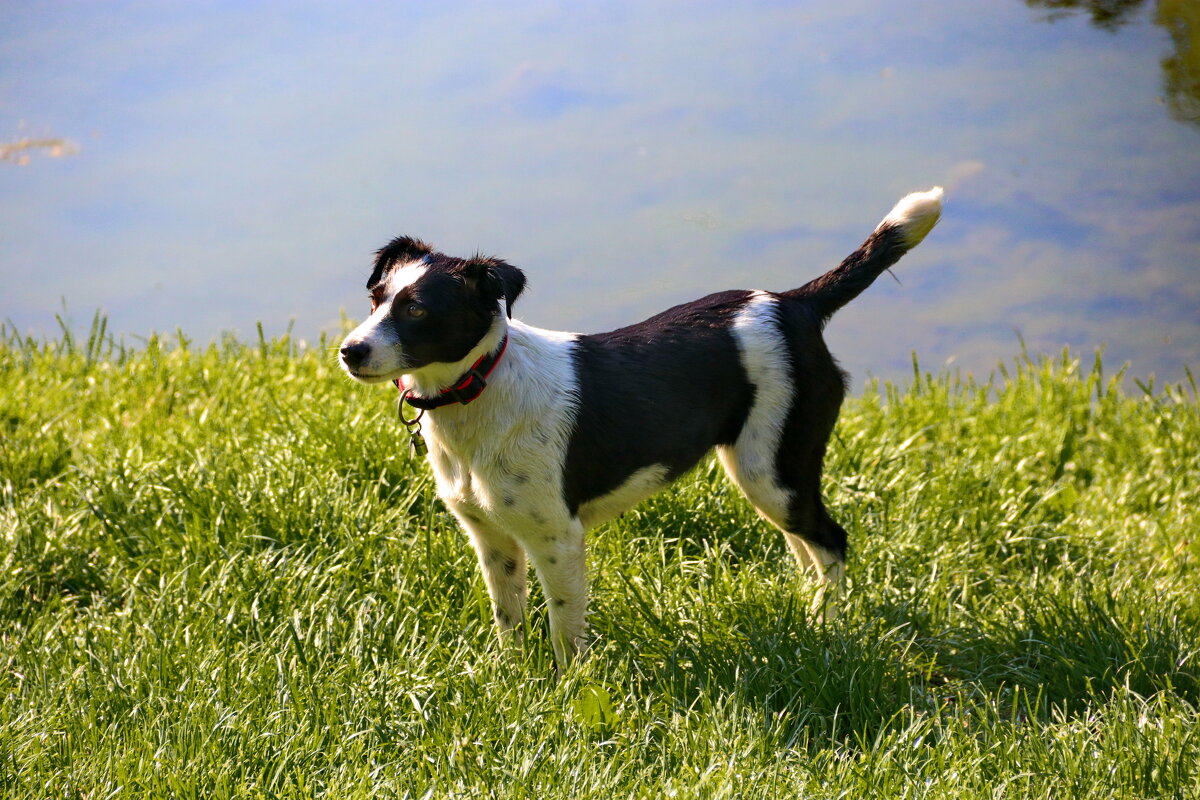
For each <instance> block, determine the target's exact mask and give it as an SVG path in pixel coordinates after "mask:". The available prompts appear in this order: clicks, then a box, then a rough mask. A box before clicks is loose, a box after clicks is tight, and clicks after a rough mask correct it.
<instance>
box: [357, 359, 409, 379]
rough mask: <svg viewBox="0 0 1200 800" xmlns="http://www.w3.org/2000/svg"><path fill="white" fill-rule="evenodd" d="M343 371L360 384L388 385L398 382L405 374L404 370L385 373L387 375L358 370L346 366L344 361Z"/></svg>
mask: <svg viewBox="0 0 1200 800" xmlns="http://www.w3.org/2000/svg"><path fill="white" fill-rule="evenodd" d="M342 369H344V370H345V371H346V374H347V375H349V376H350V377H351V378H353V379H354V380H356V381H358V382H359V383H368V384H370V383H388V382H390V381H394V380H396V379H397V378H399V377H400V376H401V375H403V374H404V370H403V369H396V370H392V371H391V372H385V373H372V372H367V371H365V370H362V369H357V368H355V367H351V366H350V365H348V364H346V362H344V361H343V362H342Z"/></svg>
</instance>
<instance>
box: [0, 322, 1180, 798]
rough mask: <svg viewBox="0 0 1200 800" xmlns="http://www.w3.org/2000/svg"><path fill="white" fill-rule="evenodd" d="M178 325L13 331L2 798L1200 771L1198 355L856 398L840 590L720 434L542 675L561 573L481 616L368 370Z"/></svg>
mask: <svg viewBox="0 0 1200 800" xmlns="http://www.w3.org/2000/svg"><path fill="white" fill-rule="evenodd" d="M179 338H180V337H175V338H174V339H172V340H171V341H166V340H163V339H157V338H155V339H151V340H150V341H148V342H145V343H142V344H140V345H139V346H138V347H137V348H122V347H120V346H119V345H115V344H114V343H113V342H112V341H111V339H110V338H109V337H107V336H106V335H105V333H104V331H103V326H102V321H100V320H97V322H96V324H95V325H94V326H93V329H92V331H91V333H90V335H89V336H87V337H74V336H71V335H69V334H68V333H65V332H64V334H63V335H62V336H60V337H59V338H58V339H55V340H51V341H31V340H25V339H22V338H21V337H19V336H17V335H16V334H14V333H13V332H12V331H11V330H5V331H4V332H3V335H2V336H0V339H2V341H0V381H2V383H0V570H2V571H0V794H2V795H3V796H5V797H31V798H32V797H36V798H43V797H55V798H58V797H80V798H82V797H87V798H100V797H148V796H151V797H152V796H163V797H166V796H170V797H197V798H201V797H202V798H220V797H305V796H312V795H325V796H330V797H364V798H365V797H393V796H395V797H426V796H428V797H445V796H490V795H494V796H497V797H563V798H579V797H603V798H613V797H627V796H638V797H663V796H668V795H671V794H673V795H674V796H677V797H738V798H742V797H793V796H794V797H830V798H832V797H902V796H905V797H970V798H977V797H1002V796H1003V797H1022V798H1023V797H1054V798H1062V797H1081V798H1082V797H1139V798H1140V797H1180V798H1183V797H1197V796H1200V791H1198V790H1197V788H1196V787H1197V782H1196V781H1197V771H1198V769H1200V733H1197V723H1198V722H1200V720H1198V718H1197V707H1198V705H1200V599H1198V595H1200V592H1198V588H1200V536H1197V534H1198V533H1200V531H1198V527H1200V526H1198V525H1197V523H1196V509H1197V507H1198V506H1200V458H1198V457H1197V450H1198V449H1200V409H1198V407H1197V398H1196V389H1195V386H1192V385H1188V386H1183V387H1161V388H1153V387H1151V386H1149V385H1146V386H1145V389H1141V388H1139V389H1137V390H1136V391H1135V392H1133V393H1132V394H1127V393H1125V392H1123V391H1121V389H1120V387H1121V386H1122V384H1123V381H1122V379H1121V378H1120V377H1119V376H1115V375H1108V374H1106V373H1105V371H1104V370H1103V369H1102V368H1101V365H1100V363H1099V361H1098V360H1097V361H1096V362H1095V363H1094V364H1091V363H1088V362H1084V363H1083V364H1080V363H1079V362H1078V361H1075V360H1072V359H1071V358H1069V357H1062V358H1056V359H1042V360H1034V359H1029V358H1020V359H1017V360H1016V361H1015V362H1014V363H1012V364H1011V365H1009V366H1008V367H1007V369H1006V370H1004V371H1000V370H998V371H997V372H996V374H995V375H994V376H992V378H991V380H990V381H988V382H986V383H977V382H973V381H970V380H966V379H964V380H958V379H956V378H953V377H950V376H929V375H926V374H923V373H922V372H921V371H920V370H917V371H916V372H915V374H914V379H913V381H912V383H911V384H910V385H909V386H906V387H895V386H880V387H877V388H874V389H871V390H868V391H867V392H866V393H865V394H863V395H862V396H859V397H856V398H854V399H853V400H852V401H851V402H849V403H848V404H847V407H846V408H845V409H844V411H843V414H842V419H841V422H840V424H839V426H838V429H837V435H836V436H835V438H834V439H833V441H832V442H831V445H830V451H829V455H828V470H827V482H826V493H827V495H828V498H829V501H830V505H831V507H832V509H833V511H834V513H835V515H836V516H837V518H838V519H839V520H841V521H842V522H843V524H844V525H845V526H846V528H847V529H848V530H849V531H850V533H851V539H852V546H853V553H852V559H851V562H850V569H849V586H848V591H847V593H846V599H845V603H844V609H843V612H842V614H841V615H840V617H839V618H838V619H837V620H836V621H835V622H833V623H830V624H827V625H825V626H817V625H814V624H813V623H812V621H811V619H810V618H809V613H808V608H809V601H810V599H811V597H810V593H809V592H810V590H809V588H808V587H807V586H806V584H805V583H804V582H803V581H801V580H800V579H799V577H798V576H797V574H796V570H795V567H794V566H793V564H792V562H791V559H790V557H789V556H787V554H786V551H785V548H784V546H783V543H782V541H781V540H780V537H779V536H778V535H777V534H776V533H775V532H774V531H773V530H771V529H769V528H768V527H767V526H765V525H764V524H762V523H761V522H759V521H758V520H757V518H756V517H755V516H754V513H753V511H752V510H751V509H750V508H749V506H747V505H746V503H745V502H744V501H743V500H742V499H741V497H740V496H739V495H738V494H737V492H736V491H735V490H733V489H732V488H731V487H730V486H729V485H728V483H727V482H726V481H725V479H724V478H723V476H722V475H721V473H720V470H719V468H718V467H716V466H715V465H714V464H711V463H709V464H704V465H702V466H701V467H700V468H699V469H698V470H697V471H696V472H695V473H694V474H693V475H691V476H690V477H688V478H687V479H686V480H684V481H683V482H681V483H680V484H678V485H677V486H676V487H675V488H674V489H673V490H671V491H669V492H667V493H665V494H663V495H660V496H659V497H657V498H654V499H652V500H650V501H648V502H647V503H645V504H644V505H643V506H641V507H639V508H638V509H636V510H634V511H632V512H630V513H628V514H626V515H625V516H624V517H622V518H621V519H619V520H617V521H615V522H614V523H612V524H610V525H608V526H606V527H604V528H602V529H600V530H598V531H596V532H595V533H594V535H593V536H592V542H591V551H590V565H591V574H592V590H593V598H594V599H593V612H592V616H591V622H592V626H593V632H594V635H595V646H594V648H593V650H592V653H591V656H590V658H589V659H588V660H587V661H586V662H585V663H584V664H582V665H581V666H580V667H578V668H577V669H574V670H572V671H570V672H569V673H568V674H567V675H566V676H564V677H563V678H562V679H561V680H555V678H554V674H553V666H552V661H551V654H550V647H549V644H548V642H547V641H546V638H545V616H544V613H543V611H542V610H541V609H540V608H537V607H535V609H534V611H533V613H532V616H531V619H530V623H529V624H530V628H531V635H530V637H529V638H530V644H529V646H528V648H527V652H526V653H525V654H524V656H522V657H517V658H504V657H502V656H500V655H499V654H497V652H496V651H495V647H494V644H493V642H492V635H491V631H490V627H489V626H490V619H491V614H490V612H489V610H488V604H487V598H486V593H485V590H484V587H483V581H482V579H481V578H480V576H479V574H478V570H477V568H476V566H475V558H474V555H473V553H471V551H470V549H469V547H468V545H467V542H466V540H465V538H464V537H463V536H462V535H461V534H460V533H459V532H458V530H457V528H456V527H455V525H454V523H453V520H452V519H451V518H450V517H449V516H448V515H447V513H446V512H445V510H444V509H443V508H442V507H441V506H440V505H439V504H438V503H437V502H436V501H435V500H434V499H433V497H432V487H431V483H430V478H429V474H428V472H427V470H426V469H425V467H424V466H423V465H421V464H419V463H417V462H414V461H412V460H411V459H410V457H409V455H408V452H407V446H406V441H407V440H406V437H405V436H404V435H403V433H402V431H401V430H400V429H399V427H398V424H397V423H396V421H395V419H394V417H393V414H394V405H393V403H394V398H393V397H392V396H391V395H390V394H389V393H388V392H387V391H386V390H385V389H380V388H378V387H375V388H364V387H358V386H355V385H353V384H351V383H350V382H349V381H347V380H345V379H344V377H343V376H342V375H341V374H340V373H339V371H338V370H337V368H336V365H335V364H334V362H333V357H332V352H331V350H330V349H329V347H328V344H329V343H326V342H321V343H319V344H317V345H316V346H313V347H311V348H303V347H300V346H299V345H298V343H296V342H295V341H292V340H290V339H287V338H283V339H276V340H263V339H260V340H259V341H257V342H253V343H250V344H245V343H241V342H238V341H234V340H226V341H224V342H221V343H219V344H216V345H212V346H208V347H203V348H200V347H196V346H194V345H187V346H181V344H180V341H179ZM535 602H540V595H538V594H537V593H536V590H535Z"/></svg>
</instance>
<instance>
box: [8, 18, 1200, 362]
mask: <svg viewBox="0 0 1200 800" xmlns="http://www.w3.org/2000/svg"><path fill="white" fill-rule="evenodd" d="M1198 5H1200V4H1195V3H1194V2H1192V0H1159V2H1158V3H1157V4H1146V3H1138V2H1132V3H1131V2H1126V3H1124V4H1123V5H1122V4H1120V3H1117V4H1114V3H1104V4H1097V5H1096V8H1098V9H1100V8H1118V9H1123V10H1124V11H1125V13H1126V16H1125V17H1124V18H1122V19H1121V20H1118V21H1117V23H1116V24H1114V23H1113V21H1112V20H1111V19H1104V18H1100V19H1099V23H1100V24H1097V22H1095V21H1093V19H1092V14H1091V13H1089V10H1088V8H1083V9H1076V8H1072V6H1071V5H1070V4H1069V3H1064V2H1059V1H1058V0H1055V2H1052V3H1051V2H1042V3H1030V4H1029V5H1027V4H1026V3H1023V2H1019V1H1018V0H1004V1H1002V0H991V2H986V3H963V2H956V1H955V0H936V1H934V0H930V1H928V2H909V3H894V2H882V1H880V2H869V1H867V0H863V1H861V2H854V1H842V2H836V3H835V2H803V3H794V4H790V3H780V2H765V3H741V4H737V5H734V4H718V3H713V4H698V3H687V4H682V3H681V4H671V3H628V4H610V3H605V4H576V3H551V2H546V3H522V4H507V5H505V6H503V7H499V6H496V5H491V6H489V5H484V4H478V5H476V4H463V3H439V4H436V5H434V4H422V3H412V4H402V5H394V4H387V5H385V4H337V5H334V4H316V3H314V4H310V5H302V4H288V5H272V4H249V3H232V2H231V3H214V4H178V5H167V4H159V3H147V4H140V5H139V4H126V5H119V6H118V5H111V4H103V5H101V4H56V3H46V4H37V5H33V6H23V7H19V8H15V9H6V12H5V15H6V19H5V23H4V25H3V27H2V28H0V140H3V141H7V142H15V141H18V140H21V139H23V138H28V139H64V140H66V141H65V143H64V146H62V147H61V152H60V153H59V157H57V158H55V157H50V155H49V149H48V148H45V147H42V148H38V147H30V148H27V149H25V150H22V151H19V152H16V153H10V159H14V160H10V162H9V163H0V220H3V222H2V223H0V319H4V320H7V321H8V322H10V323H11V324H12V325H15V326H16V327H17V328H19V329H20V330H22V331H29V332H34V333H43V334H53V333H54V332H55V331H56V330H57V323H55V321H54V315H55V313H56V312H60V311H61V310H62V303H63V300H64V298H65V301H66V303H67V306H68V308H69V309H70V314H71V316H72V317H74V318H75V319H76V321H77V322H78V323H80V324H82V323H84V322H86V321H87V320H88V319H90V316H91V313H92V310H93V309H95V308H101V309H103V310H104V311H105V312H106V313H107V314H108V316H109V324H110V329H113V330H116V331H118V332H123V333H126V334H128V335H130V336H133V335H145V334H147V333H149V332H150V331H152V330H158V331H166V332H173V331H174V330H175V329H176V328H182V329H183V331H184V332H185V333H186V334H187V335H188V336H190V337H192V338H194V339H199V340H201V341H204V340H206V339H209V338H212V337H216V336H219V335H220V333H221V332H222V331H227V330H231V331H235V332H237V333H238V334H240V335H243V336H252V335H254V330H255V323H256V322H258V321H262V323H263V325H264V327H265V329H266V330H267V332H268V333H279V332H282V331H284V330H285V329H286V328H287V326H288V324H289V321H294V331H295V333H296V335H298V336H300V337H303V338H308V339H310V340H311V339H313V338H314V337H315V335H316V333H317V332H318V331H319V330H322V329H324V330H331V329H337V328H338V327H339V318H340V313H341V310H342V309H344V310H345V312H346V313H347V314H348V315H349V316H350V317H351V318H357V317H361V316H362V315H363V313H364V312H365V311H366V308H367V306H366V298H365V292H364V290H363V282H364V281H365V279H366V276H367V274H368V272H369V270H368V265H369V259H370V256H371V253H372V251H373V250H374V249H375V248H377V247H379V246H381V245H382V244H383V243H385V242H386V241H387V240H388V239H390V238H391V237H392V236H395V235H398V234H401V233H408V234H413V235H417V236H421V237H423V238H425V239H427V240H430V241H432V242H434V243H435V244H437V245H438V246H439V247H440V248H441V249H443V250H444V251H446V252H449V253H454V254H463V255H465V254H469V253H472V252H474V251H476V250H482V251H485V252H488V253H493V254H496V255H500V256H503V257H505V258H507V259H508V260H510V261H511V262H512V263H515V264H517V265H518V266H521V267H522V268H524V269H525V270H526V272H527V273H528V275H529V278H530V290H529V292H528V293H527V294H526V295H525V296H524V297H523V298H522V299H521V301H520V302H519V303H518V305H517V307H516V313H517V315H518V316H521V317H522V318H524V319H525V320H526V321H528V322H532V323H534V324H538V325H543V326H546V327H554V328H567V329H572V330H582V331H593V330H601V329H605V328H609V327H613V326H617V325H620V324H625V323H628V322H633V321H635V320H638V319H641V318H643V317H645V316H647V315H649V314H651V313H653V312H655V311H657V310H660V309H662V308H664V307H666V306H668V305H670V304H673V303H676V302H681V301H685V300H688V299H692V298H694V297H696V296H699V295H701V294H703V293H706V292H709V291H715V290H719V289H725V288H735V287H754V288H768V289H785V288H790V287H793V286H797V285H799V284H801V283H803V282H805V281H806V280H808V279H809V278H811V277H813V276H815V275H816V274H819V273H820V272H823V271H824V270H826V269H828V268H829V267H831V266H832V265H834V264H835V263H836V262H837V261H838V260H840V258H841V257H842V256H844V255H845V254H846V253H848V252H849V251H850V250H852V249H853V248H854V247H856V246H857V245H858V244H859V242H860V241H861V240H862V239H863V238H864V237H865V235H866V234H867V233H869V232H870V230H871V229H872V227H873V226H874V225H875V224H876V222H877V221H878V220H879V219H880V218H881V217H882V216H883V215H884V214H885V213H886V212H887V211H888V209H889V208H890V207H891V205H892V204H893V203H894V202H895V201H896V200H897V199H898V198H899V197H900V196H902V195H903V194H904V193H905V192H907V191H910V190H913V189H921V188H926V187H928V186H931V185H933V184H941V185H944V186H945V187H946V189H947V207H946V213H945V216H944V218H943V221H942V223H941V224H940V225H939V227H938V228H937V229H936V230H935V231H934V232H933V234H931V236H930V237H929V239H927V240H926V242H925V243H924V244H923V245H921V247H920V248H919V249H918V250H916V251H914V252H913V253H911V254H910V255H909V256H908V257H907V258H905V259H904V260H903V261H902V262H901V263H900V264H899V265H898V266H897V267H896V269H895V270H894V273H895V277H896V278H897V280H892V279H891V278H889V277H887V276H884V277H883V278H881V279H880V280H879V281H878V282H877V283H876V284H875V286H873V287H872V288H871V289H870V290H869V291H868V292H867V293H866V294H865V295H863V296H862V297H861V298H859V299H858V300H857V301H855V303H854V304H852V305H851V306H850V307H848V308H847V309H845V310H844V311H842V312H841V313H840V314H839V315H838V316H837V317H836V318H835V319H834V321H833V322H832V323H831V325H830V328H829V332H828V338H829V340H830V342H831V346H832V347H833V349H834V351H835V352H836V353H837V354H838V355H839V356H840V358H841V361H842V363H843V365H844V366H846V367H847V368H849V369H850V370H851V371H852V372H853V373H854V375H855V379H856V382H859V381H861V380H862V379H863V378H866V377H869V376H879V377H883V378H899V379H903V378H904V377H905V376H906V375H908V374H910V372H911V355H910V354H911V352H912V351H914V350H915V351H916V352H917V353H918V354H919V355H920V357H921V360H922V363H923V364H924V365H926V366H928V367H930V368H937V367H939V366H940V365H942V364H945V363H951V364H952V365H954V366H955V367H956V368H961V369H964V370H969V371H972V372H974V373H975V374H977V375H986V374H987V373H988V372H990V371H991V370H992V369H993V368H994V367H995V365H996V363H997V362H999V361H1001V360H1006V359H1011V357H1013V356H1014V355H1015V354H1016V353H1017V352H1018V350H1019V344H1018V336H1020V337H1022V338H1023V339H1024V341H1025V343H1026V345H1027V346H1028V347H1029V349H1030V350H1032V351H1035V352H1057V351H1059V350H1060V349H1061V348H1062V347H1064V346H1070V347H1072V348H1074V349H1076V350H1078V351H1080V352H1082V353H1083V354H1084V356H1085V357H1086V358H1089V359H1090V355H1091V351H1092V350H1093V349H1094V348H1096V347H1101V346H1102V347H1104V348H1105V352H1106V356H1105V359H1106V362H1107V363H1109V364H1111V365H1112V366H1114V367H1115V366H1116V365H1118V364H1119V363H1121V362H1124V361H1129V362H1130V363H1131V366H1132V371H1133V373H1134V374H1137V375H1140V376H1146V375H1149V374H1151V373H1154V374H1156V375H1158V376H1159V378H1160V380H1161V379H1168V380H1176V379H1179V378H1180V377H1182V374H1183V365H1184V364H1190V365H1191V366H1192V367H1193V369H1195V368H1196V367H1197V366H1200V280H1197V278H1198V277H1200V125H1198V124H1197V115H1196V113H1195V112H1196V109H1197V107H1198V106H1197V104H1198V102H1200V101H1198V99H1197V97H1198V95H1197V94H1196V88H1195V87H1196V83H1195V81H1196V80H1197V78H1196V76H1197V74H1198V73H1200V66H1197V59H1200V30H1198V29H1200V10H1197V8H1198ZM1101 17H1102V15H1101ZM1156 19H1157V20H1158V21H1157V22H1156ZM1105 26H1107V27H1105ZM1189 45H1190V49H1189ZM1189 65H1191V66H1189ZM1189 70H1191V71H1190V72H1189ZM1181 75H1182V76H1183V77H1182V78H1180V76H1181ZM1189 79H1190V80H1191V81H1192V83H1190V84H1189V83H1188V80H1189ZM1172 81H1173V83H1172ZM1189 92H1190V93H1189ZM72 150H74V152H73V153H72V152H71V151H72ZM21 158H25V159H27V160H28V163H26V164H25V165H24V166H18V164H17V162H16V160H15V159H21Z"/></svg>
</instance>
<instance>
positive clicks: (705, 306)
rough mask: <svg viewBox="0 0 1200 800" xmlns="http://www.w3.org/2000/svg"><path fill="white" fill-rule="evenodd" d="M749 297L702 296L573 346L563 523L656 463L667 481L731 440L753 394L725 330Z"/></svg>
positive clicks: (738, 294) (740, 293) (731, 294)
mask: <svg viewBox="0 0 1200 800" xmlns="http://www.w3.org/2000/svg"><path fill="white" fill-rule="evenodd" d="M750 294H751V293H750V292H746V291H731V292H721V293H719V294H714V295H709V296H708V297H704V298H701V299H699V300H696V301H694V302H691V303H685V304H683V305H679V306H676V307H674V308H671V309H668V310H667V311H664V312H662V313H661V314H658V315H657V316H654V317H651V318H650V319H648V320H646V321H644V322H640V323H638V324H636V325H631V326H629V327H627V328H621V329H619V330H615V331H610V332H608V333H598V334H593V335H590V336H581V337H580V338H579V339H578V341H577V342H576V345H575V348H574V350H573V354H572V355H573V358H574V361H575V371H576V375H577V378H578V381H579V412H578V416H577V418H576V421H575V429H574V430H573V431H572V433H571V439H570V442H569V444H568V446H567V458H566V467H565V471H564V476H563V494H564V499H565V500H566V503H567V508H568V509H569V510H570V511H571V513H572V514H575V513H577V512H578V510H579V506H580V505H582V504H583V503H586V502H587V501H589V500H594V499H596V498H598V497H602V496H603V495H605V494H607V493H609V492H611V491H613V490H614V489H616V488H618V487H619V486H620V485H621V484H623V483H624V482H625V481H626V480H628V479H629V477H630V476H632V475H633V474H634V473H635V472H637V471H638V470H640V469H643V468H645V467H650V466H654V465H656V464H662V465H663V466H665V467H666V468H667V479H668V480H670V479H673V478H676V477H678V476H679V475H682V474H683V473H684V472H686V471H687V470H689V469H691V468H692V467H693V466H695V464H696V462H697V461H699V460H700V459H701V458H702V457H703V456H704V454H705V453H707V452H708V451H709V450H710V449H711V448H712V447H713V446H714V445H717V444H732V443H733V442H734V440H736V439H737V436H738V433H739V432H740V431H741V429H742V425H743V424H744V423H745V421H746V416H747V414H748V413H749V411H750V406H751V404H752V402H753V399H754V387H753V386H751V384H750V383H749V381H748V380H747V377H746V373H745V370H744V369H743V368H742V365H741V360H740V358H739V356H738V349H737V342H736V341H735V339H734V337H733V334H732V333H731V332H730V331H729V325H730V322H731V320H732V318H733V317H734V316H735V315H736V314H737V313H738V312H739V311H740V310H741V309H742V308H743V307H744V306H745V304H746V300H747V299H748V298H749V297H750Z"/></svg>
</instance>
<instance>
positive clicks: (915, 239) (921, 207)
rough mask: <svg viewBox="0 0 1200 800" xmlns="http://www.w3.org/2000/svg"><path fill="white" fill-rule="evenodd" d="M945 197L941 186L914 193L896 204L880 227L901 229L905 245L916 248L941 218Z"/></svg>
mask: <svg viewBox="0 0 1200 800" xmlns="http://www.w3.org/2000/svg"><path fill="white" fill-rule="evenodd" d="M944 195H945V192H944V191H943V190H942V187H940V186H935V187H933V188H932V189H929V190H928V191H924V192H913V193H912V194H910V195H908V196H906V197H905V198H904V199H903V200H901V201H900V202H899V203H896V207H895V208H893V209H892V210H891V212H890V213H889V214H888V215H887V216H886V217H884V218H883V222H881V223H879V227H880V228H882V227H884V226H885V225H887V226H894V227H897V228H899V229H900V231H901V234H902V235H903V236H904V243H905V244H906V245H908V246H909V247H910V248H912V247H916V246H917V245H918V244H920V243H921V240H922V239H924V238H925V236H926V235H927V234H928V233H929V232H930V231H931V230H933V226H934V225H936V224H937V221H938V219H940V218H941V216H942V197H943V196H944Z"/></svg>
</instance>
